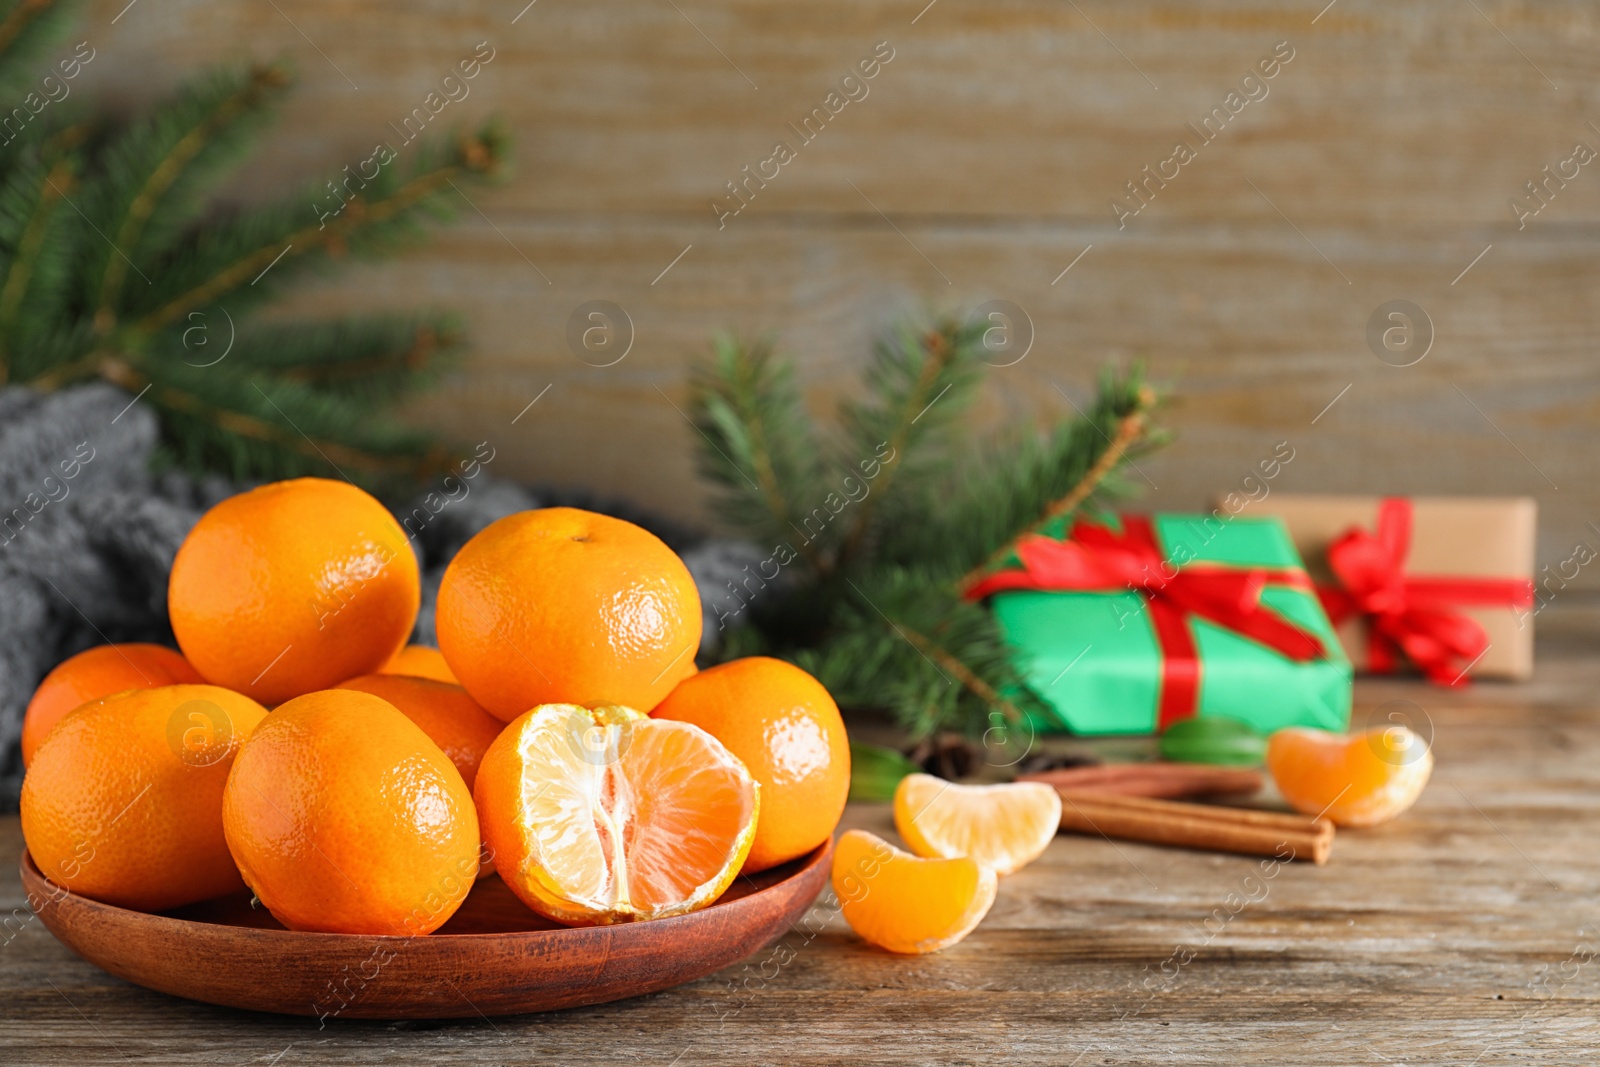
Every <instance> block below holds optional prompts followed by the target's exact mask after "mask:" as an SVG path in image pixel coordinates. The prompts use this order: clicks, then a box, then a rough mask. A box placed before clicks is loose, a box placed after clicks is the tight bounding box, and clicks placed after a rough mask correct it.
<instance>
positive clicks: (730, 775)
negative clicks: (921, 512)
mask: <svg viewBox="0 0 1600 1067" xmlns="http://www.w3.org/2000/svg"><path fill="white" fill-rule="evenodd" d="M474 791H475V794H476V799H477V805H478V813H479V822H480V825H481V826H482V828H483V836H484V840H485V841H486V842H487V843H488V845H489V848H490V850H491V851H492V853H493V856H494V861H495V865H496V867H497V869H498V870H499V872H500V877H501V878H502V879H504V880H505V883H506V885H508V886H510V887H511V891H512V892H513V893H515V894H516V895H517V896H518V897H519V898H520V899H521V900H522V902H523V903H524V904H526V905H528V907H530V908H532V909H533V910H534V911H537V912H539V913H540V914H541V915H545V916H548V917H549V918H552V919H555V920H556V921H557V922H563V923H568V924H572V925H589V924H596V923H616V922H628V921H632V920H636V919H659V918H663V917H665V916H668V915H680V914H682V913H684V912H689V911H694V910H696V909H698V908H703V907H705V906H706V905H707V904H710V903H712V902H713V901H715V900H716V899H717V898H718V897H719V896H721V895H722V893H723V891H724V890H726V889H727V888H728V886H729V884H730V883H731V882H732V881H733V879H734V876H735V875H737V874H738V872H739V867H740V866H741V865H742V864H743V863H744V860H745V856H746V855H748V853H749V851H750V843H751V842H752V841H753V840H754V839H755V829H756V818H757V816H758V814H759V812H760V804H761V802H760V787H759V786H757V784H756V781H755V779H754V778H752V777H751V775H750V772H749V771H748V770H746V769H745V766H744V764H743V763H741V762H740V761H739V759H738V757H736V756H734V755H733V754H732V753H731V752H729V751H728V750H727V749H726V748H725V747H723V745H722V743H721V742H720V741H718V740H717V739H716V738H714V737H712V736H711V735H710V734H708V733H706V732H705V731H704V730H702V729H700V728H699V727H698V726H691V725H690V724H689V723H684V722H671V721H667V720H657V719H651V718H649V717H647V716H645V715H643V714H641V713H639V712H637V711H634V710H632V709H631V708H624V707H616V706H612V707H600V708H594V709H590V708H584V707H580V706H578V705H576V704H545V705H541V706H540V707H537V708H534V709H533V710H532V711H529V712H526V713H525V714H523V715H522V716H520V717H519V718H517V719H516V720H514V721H513V722H512V723H511V724H510V725H509V726H507V727H506V728H505V730H504V731H503V732H502V733H501V734H500V736H499V737H498V738H496V739H495V742H494V744H492V745H490V746H489V751H488V752H487V753H485V754H484V757H483V762H482V763H480V764H479V766H478V780H477V784H476V788H475V790H474Z"/></svg>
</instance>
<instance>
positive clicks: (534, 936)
mask: <svg viewBox="0 0 1600 1067" xmlns="http://www.w3.org/2000/svg"><path fill="white" fill-rule="evenodd" d="M832 852H833V839H832V838H831V837H830V838H829V839H828V840H826V841H824V842H823V843H822V844H820V845H818V846H817V847H816V848H814V849H812V850H811V851H810V852H809V853H807V854H806V855H804V856H800V857H797V858H795V859H793V860H790V861H789V862H788V864H783V865H781V866H788V865H789V864H794V865H795V866H794V869H793V870H791V871H790V872H789V873H788V874H786V875H784V876H783V877H782V878H779V879H778V880H776V881H774V882H773V883H772V884H771V885H765V886H762V887H761V888H759V889H756V890H753V891H751V892H749V893H746V894H745V895H744V896H742V897H739V898H737V899H735V900H726V899H724V898H719V899H718V900H716V901H714V902H712V903H711V904H709V905H707V906H706V907H704V908H700V909H698V910H697V911H690V912H685V913H684V914H682V915H670V916H668V917H666V918H664V919H645V920H641V921H637V922H623V923H598V924H595V925H592V926H559V927H556V928H554V929H546V930H504V931H498V932H495V931H488V932H483V933H462V934H453V933H439V932H434V933H431V934H340V933H328V932H325V931H321V930H274V929H272V928H271V927H265V926H235V925H233V924H231V923H214V922H202V921H201V920H198V919H180V918H177V917H175V916H172V915H162V914H161V913H159V912H153V911H138V910H136V909H134V908H124V907H122V906H120V905H117V904H107V903H105V902H104V901H100V900H95V899H94V898H92V897H86V896H82V895H80V894H77V893H74V892H72V891H71V890H70V889H66V888H65V887H63V886H60V885H57V884H56V883H55V882H52V881H50V880H49V879H48V878H46V877H45V875H44V872H43V871H41V870H39V867H38V865H37V864H36V863H35V862H34V860H33V855H32V854H31V853H30V852H29V851H28V849H27V848H26V847H24V848H23V850H22V856H21V859H20V861H19V862H18V868H19V870H20V873H21V875H22V885H23V889H24V891H25V892H26V893H27V894H28V895H29V896H30V897H31V896H33V895H34V892H35V890H36V889H42V895H43V896H44V898H45V899H47V900H49V901H50V903H51V904H52V905H53V906H56V907H60V906H61V905H63V904H67V903H70V904H71V906H73V907H76V908H86V909H88V910H89V911H91V912H107V913H111V914H110V915H108V916H107V918H108V919H109V920H111V921H116V922H124V923H126V922H145V923H152V924H156V925H160V924H171V926H172V927H173V932H174V933H178V932H181V931H183V930H184V929H194V930H197V931H204V933H205V934H215V933H220V932H223V931H226V932H227V935H228V936H229V937H238V936H240V935H248V936H262V937H265V938H289V939H293V940H299V941H301V942H302V943H304V942H305V941H307V940H308V939H309V940H311V941H320V942H323V943H326V944H329V945H336V944H338V943H340V942H341V941H343V942H354V941H360V942H363V943H372V942H375V941H382V942H388V943H397V942H414V941H421V942H440V941H442V942H454V941H457V940H468V939H472V940H476V939H484V940H497V939H508V938H509V939H515V940H525V939H531V940H540V939H544V938H562V937H569V936H572V935H574V934H584V933H590V932H592V931H595V930H609V931H622V930H624V929H628V928H637V927H649V928H651V929H654V930H657V931H662V932H665V931H666V930H668V929H670V927H669V926H668V925H667V924H673V925H681V924H684V923H692V922H694V921H695V919H696V917H697V916H701V915H704V914H705V913H707V912H710V911H712V910H713V909H717V908H737V907H739V906H740V905H742V904H744V902H745V901H752V900H755V899H757V898H758V897H763V896H765V895H766V894H768V893H771V892H774V891H776V890H780V889H782V888H783V887H784V886H786V885H789V884H790V883H791V882H793V881H795V880H796V879H800V878H804V877H805V876H807V875H808V874H810V873H811V872H812V871H813V870H814V869H815V868H816V867H817V866H819V865H820V864H822V863H825V862H827V860H828V858H829V856H830V855H831V854H832ZM759 873H761V874H766V873H767V872H766V871H761V872H759ZM496 877H498V876H496ZM738 877H739V878H744V877H748V876H747V875H742V874H741V875H739V876H738ZM735 880H736V881H737V878H736V879H735ZM818 893H819V894H820V893H821V887H819V888H818ZM29 904H30V907H31V901H30V902H29ZM529 911H530V913H531V914H535V915H537V914H538V913H537V912H533V911H532V909H529ZM541 918H543V916H541ZM552 921H553V920H552ZM202 936H203V935H202ZM624 936H625V935H624Z"/></svg>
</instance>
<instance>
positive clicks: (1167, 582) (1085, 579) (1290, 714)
mask: <svg viewBox="0 0 1600 1067" xmlns="http://www.w3.org/2000/svg"><path fill="white" fill-rule="evenodd" d="M969 595H970V596H973V597H974V598H977V597H984V596H988V597H990V598H991V600H990V604H991V607H992V610H993V611H994V613H995V617H996V619H997V620H998V621H999V623H1000V625H1001V627H1002V629H1003V630H1004V631H1005V634H1006V637H1007V640H1008V641H1009V642H1010V644H1011V645H1012V647H1013V648H1014V649H1015V650H1016V654H1017V655H1018V657H1019V666H1020V667H1021V668H1022V671H1023V674H1024V676H1025V678H1026V680H1027V682H1028V684H1029V686H1030V687H1031V688H1032V689H1033V690H1034V691H1035V692H1036V693H1037V694H1038V695H1039V696H1040V697H1041V698H1043V700H1044V702H1045V703H1046V704H1047V705H1048V706H1049V708H1050V712H1051V713H1050V714H1049V716H1048V717H1047V718H1046V719H1045V721H1041V722H1037V723H1035V725H1036V726H1037V727H1038V728H1040V729H1041V730H1045V731H1056V732H1059V731H1061V730H1067V731H1070V732H1072V733H1078V734H1111V733H1150V732H1153V731H1159V730H1162V729H1165V728H1166V727H1167V726H1168V725H1170V724H1172V723H1173V722H1176V721H1179V720H1181V719H1185V718H1189V717H1192V716H1196V715H1227V716H1231V717H1233V718H1237V719H1242V720H1244V721H1245V722H1248V723H1250V724H1251V725H1253V726H1255V727H1257V728H1258V729H1260V730H1263V731H1271V730H1276V729H1279V728H1281V727H1284V726H1297V725H1299V726H1316V727H1321V728H1323V729H1328V730H1342V729H1344V728H1345V726H1346V725H1347V724H1348V722H1349V717H1350V675H1351V667H1350V661H1349V660H1348V659H1347V658H1346V657H1345V655H1344V652H1343V650H1342V649H1341V647H1340V645H1339V641H1338V638H1337V637H1336V636H1335V634H1334V631H1333V627H1332V625H1331V624H1330V623H1329V621H1328V617H1327V615H1326V614H1325V613H1324V611H1323V608H1322V605H1321V602H1320V601H1319V600H1318V598H1317V595H1316V592H1315V590H1314V589H1313V588H1312V585H1311V581H1310V578H1309V577H1308V576H1307V574H1306V572H1305V569H1304V567H1303V566H1302V565H1301V562H1300V558H1299V556H1298V555H1297V554H1296V552H1295V549H1294V545H1293V543H1292V542H1291V541H1290V539H1289V535H1288V533H1287V531H1286V530H1285V529H1284V527H1283V524H1282V523H1280V522H1279V521H1278V520H1277V519H1261V518H1234V519H1229V518H1225V517H1219V516H1217V515H1215V514H1211V515H1181V514H1159V515H1153V516H1142V515H1123V516H1120V517H1118V518H1111V519H1107V520H1105V522H1104V523H1100V522H1087V521H1079V522H1077V523H1076V524H1075V525H1073V526H1072V527H1071V529H1070V530H1068V531H1060V530H1057V531H1055V532H1054V534H1053V535H1052V534H1051V532H1050V531H1046V532H1045V534H1044V535H1041V536H1034V537H1028V538H1025V539H1023V540H1022V541H1021V542H1019V543H1018V545H1017V547H1016V550H1015V553H1014V556H1013V558H1012V559H1011V560H1010V561H1009V562H1008V564H1007V565H1005V566H1003V567H1002V569H1000V570H999V571H996V572H995V573H992V574H990V575H988V576H987V577H985V578H984V579H983V580H982V581H980V582H978V583H977V584H976V585H974V586H973V587H972V589H971V590H970V591H969Z"/></svg>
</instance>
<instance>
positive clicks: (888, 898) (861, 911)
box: [833, 830, 998, 955]
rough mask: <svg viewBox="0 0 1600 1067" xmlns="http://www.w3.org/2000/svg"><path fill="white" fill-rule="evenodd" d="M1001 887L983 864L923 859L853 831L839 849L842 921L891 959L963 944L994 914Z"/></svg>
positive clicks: (836, 876)
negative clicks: (992, 909) (891, 954)
mask: <svg viewBox="0 0 1600 1067" xmlns="http://www.w3.org/2000/svg"><path fill="white" fill-rule="evenodd" d="M997 881H998V879H997V876H996V875H995V873H994V871H992V870H990V869H989V868H988V867H985V866H984V865H983V864H981V863H979V862H978V861H977V860H974V859H969V858H967V857H965V856H957V857H954V858H951V859H919V858H917V857H916V856H913V855H911V854H910V853H907V852H903V851H901V850H900V849H898V848H895V847H894V846H893V845H891V844H889V843H888V842H887V841H885V840H883V839H882V838H880V837H878V836H877V835H876V834H870V833H868V832H867V831H865V830H849V831H846V832H845V833H844V834H842V835H840V837H839V843H838V844H837V845H835V846H834V852H833V892H834V895H835V896H837V897H838V898H839V910H840V913H841V914H843V915H844V920H845V922H847V923H849V924H850V928H851V929H852V930H854V931H855V932H856V933H858V934H860V935H861V937H862V938H863V939H865V940H866V941H868V942H871V943H872V944H874V945H877V946H878V947H879V948H885V949H888V950H889V951H890V952H901V953H908V954H916V955H920V954H921V953H924V952H937V951H939V950H940V949H942V948H949V947H950V946H951V945H953V944H955V943H956V942H957V941H960V940H961V939H962V938H963V937H966V936H967V935H968V934H970V933H971V932H972V931H973V930H974V929H975V928H976V927H977V925H978V923H980V922H982V921H983V917H984V916H985V915H987V914H989V908H990V907H992V906H993V904H994V897H995V889H996V885H997Z"/></svg>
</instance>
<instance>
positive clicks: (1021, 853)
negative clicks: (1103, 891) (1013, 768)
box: [894, 774, 1061, 875]
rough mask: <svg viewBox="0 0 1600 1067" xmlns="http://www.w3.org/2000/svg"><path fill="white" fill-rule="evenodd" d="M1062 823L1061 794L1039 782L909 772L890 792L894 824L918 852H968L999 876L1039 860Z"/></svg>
mask: <svg viewBox="0 0 1600 1067" xmlns="http://www.w3.org/2000/svg"><path fill="white" fill-rule="evenodd" d="M1060 826H1061V794H1059V793H1057V792H1056V791H1055V790H1054V789H1053V788H1051V787H1050V786H1048V785H1045V784H1044V783H1043V782H1008V783H1005V784H1003V785H960V784H958V783H956V782H947V781H945V780H944V779H942V778H935V777H934V776H933V775H931V774H908V775H906V777H904V778H902V779H900V784H899V785H898V786H897V787H896V788H895V791H894V827H895V829H896V830H899V831H900V836H901V837H903V838H905V841H906V844H907V845H910V846H911V851H912V852H915V853H916V854H917V855H919V856H939V857H943V858H946V859H949V858H952V857H955V856H969V857H971V858H972V859H975V860H977V861H978V862H979V863H981V864H983V865H984V866H986V867H988V868H990V869H991V870H993V871H994V873H995V874H998V875H1007V874H1013V873H1015V872H1016V871H1019V870H1021V869H1022V868H1023V867H1026V866H1027V865H1028V864H1030V863H1032V862H1033V861H1034V860H1036V859H1038V858H1039V856H1040V855H1042V854H1043V853H1044V850H1045V849H1046V848H1047V847H1049V845H1050V842H1051V841H1053V840H1054V839H1055V836H1056V831H1057V830H1058V829H1059V828H1060Z"/></svg>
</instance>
